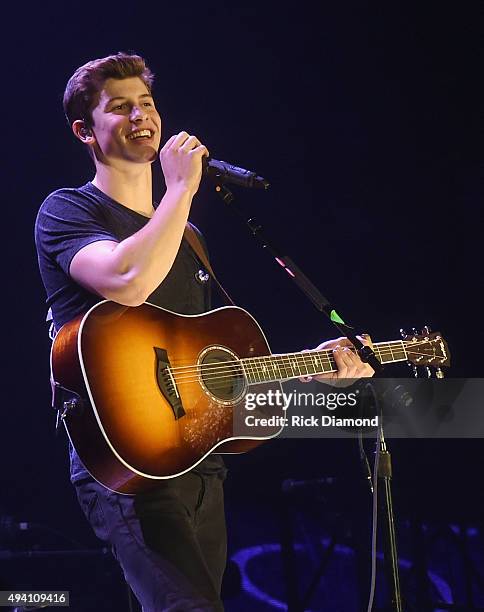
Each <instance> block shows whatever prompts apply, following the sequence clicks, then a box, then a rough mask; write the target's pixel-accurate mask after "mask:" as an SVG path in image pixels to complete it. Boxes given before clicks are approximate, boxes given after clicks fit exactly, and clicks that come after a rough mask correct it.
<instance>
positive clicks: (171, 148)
mask: <svg viewBox="0 0 484 612" xmlns="http://www.w3.org/2000/svg"><path fill="white" fill-rule="evenodd" d="M200 160H201V169H200V166H199V164H200ZM160 161H161V166H162V168H163V173H164V175H165V180H166V184H167V187H168V186H169V184H171V183H180V182H182V183H184V184H185V185H186V186H187V187H188V188H189V189H190V190H191V191H192V192H193V193H195V192H196V191H197V189H198V186H199V184H200V180H201V177H202V175H203V176H207V177H209V178H210V179H212V180H213V181H214V182H216V183H220V184H221V183H231V184H233V185H239V186H241V187H247V188H250V189H268V187H269V182H268V181H266V179H264V178H263V177H262V176H258V175H257V173H255V172H252V171H250V170H246V169H245V168H240V167H238V166H234V165H232V164H229V163H227V162H225V161H219V160H217V159H212V158H211V157H210V156H209V152H208V150H207V148H206V147H205V146H204V145H202V144H201V142H200V141H199V140H198V138H196V136H190V135H189V134H188V133H187V132H180V133H179V134H176V135H174V136H172V137H171V138H170V139H169V140H168V142H167V143H166V144H165V146H164V147H163V148H162V149H161V151H160Z"/></svg>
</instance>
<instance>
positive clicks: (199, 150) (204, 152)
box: [190, 145, 210, 157]
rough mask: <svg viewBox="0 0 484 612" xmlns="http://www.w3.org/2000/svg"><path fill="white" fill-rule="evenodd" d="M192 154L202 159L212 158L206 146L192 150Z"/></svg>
mask: <svg viewBox="0 0 484 612" xmlns="http://www.w3.org/2000/svg"><path fill="white" fill-rule="evenodd" d="M190 154H192V155H197V156H200V157H209V156H210V153H209V152H208V149H207V147H206V146H205V145H199V146H198V147H196V148H195V149H192V151H190Z"/></svg>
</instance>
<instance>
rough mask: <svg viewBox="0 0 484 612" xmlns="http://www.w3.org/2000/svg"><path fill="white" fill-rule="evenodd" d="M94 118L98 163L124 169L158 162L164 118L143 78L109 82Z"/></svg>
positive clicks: (95, 150) (93, 130)
mask: <svg viewBox="0 0 484 612" xmlns="http://www.w3.org/2000/svg"><path fill="white" fill-rule="evenodd" d="M92 119H93V125H92V130H91V131H92V135H93V137H94V138H93V142H92V144H91V146H92V147H93V150H94V153H95V157H96V159H97V160H98V161H101V162H102V163H104V164H107V165H116V166H122V165H125V162H130V163H150V162H152V161H154V160H155V159H156V157H157V152H158V148H159V146H160V140H161V118H160V115H159V114H158V111H157V110H156V108H155V104H154V101H153V98H152V97H151V94H150V93H149V91H148V88H147V87H146V85H145V83H143V81H142V80H141V79H140V78H139V77H129V78H126V79H107V80H106V81H105V83H104V87H103V89H102V90H101V92H100V95H99V102H98V104H97V106H96V107H95V108H94V109H93V111H92Z"/></svg>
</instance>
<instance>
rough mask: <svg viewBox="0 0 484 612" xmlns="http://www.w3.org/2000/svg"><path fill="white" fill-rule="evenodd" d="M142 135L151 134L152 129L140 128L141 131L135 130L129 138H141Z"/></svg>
mask: <svg viewBox="0 0 484 612" xmlns="http://www.w3.org/2000/svg"><path fill="white" fill-rule="evenodd" d="M142 136H148V137H150V136H151V130H139V132H133V133H131V134H128V138H129V140H134V139H135V138H141V137H142Z"/></svg>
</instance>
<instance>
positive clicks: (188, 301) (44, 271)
mask: <svg viewBox="0 0 484 612" xmlns="http://www.w3.org/2000/svg"><path fill="white" fill-rule="evenodd" d="M148 221H149V219H148V217H145V216H144V215H141V214H139V213H137V212H135V211H133V210H131V209H130V208H127V207H126V206H123V205H122V204H120V203H119V202H116V201H115V200H113V199H112V198H110V197H109V196H107V195H106V194H105V193H103V192H102V191H100V190H99V189H98V188H97V187H95V186H94V185H93V184H92V183H86V184H85V185H83V186H82V187H79V188H71V189H59V190H57V191H54V192H53V193H51V194H50V195H49V196H48V197H47V198H46V199H45V200H44V202H43V203H42V206H41V207H40V210H39V213H38V215H37V220H36V223H35V244H36V247H37V255H38V261H39V268H40V274H41V276H42V281H43V283H44V286H45V290H46V293H47V300H46V303H47V307H48V308H50V309H51V311H52V317H53V322H54V325H55V328H56V329H57V330H58V329H60V328H61V327H62V325H64V323H67V322H68V321H70V320H71V319H73V318H74V317H76V316H77V315H79V314H81V313H84V312H87V311H88V310H89V309H90V308H91V307H92V306H93V305H94V304H96V303H97V302H100V301H101V300H102V299H103V298H102V297H100V296H98V295H96V294H93V293H91V292H90V291H88V290H87V289H84V288H83V287H81V286H80V285H79V284H78V283H76V282H75V281H74V280H73V279H72V278H71V276H70V274H69V267H70V264H71V261H72V259H73V257H74V255H75V254H76V253H77V252H78V251H80V250H81V249H82V248H83V247H85V246H86V245H88V244H90V243H92V242H96V241H98V240H113V241H116V242H121V241H122V240H124V239H125V238H127V237H128V236H131V235H132V234H134V233H136V232H137V231H138V230H140V229H141V228H142V227H143V226H144V225H146V223H148ZM201 268H202V264H201V262H200V261H199V259H198V257H197V256H196V254H195V252H194V251H193V250H192V248H191V247H190V245H189V244H188V242H187V241H186V240H183V241H182V243H181V246H180V249H179V251H178V254H177V256H176V258H175V261H174V263H173V266H172V268H171V270H170V272H169V273H168V275H167V276H166V278H165V279H164V280H163V282H162V283H161V284H160V285H159V286H158V287H157V288H156V289H155V291H153V293H152V294H151V295H150V296H149V298H148V300H147V301H148V302H150V303H152V304H155V305H157V306H161V307H163V308H167V309H169V310H172V311H174V312H179V313H181V314H199V313H202V312H206V311H207V310H209V309H210V282H203V281H202V280H200V279H203V278H204V275H200V274H198V273H199V270H200V269H201ZM70 456H71V480H72V482H76V481H78V480H80V479H82V478H85V477H87V476H88V472H87V470H86V468H85V467H84V466H83V464H82V463H81V461H80V459H79V457H78V455H77V453H76V452H75V450H74V449H73V448H72V446H71V447H70ZM224 470H225V468H224V464H223V461H222V458H221V457H220V455H216V454H214V455H209V457H207V458H206V459H205V460H204V461H202V462H201V463H199V464H198V465H197V466H196V468H195V471H197V472H200V473H214V472H216V473H219V472H220V473H222V472H223V471H224Z"/></svg>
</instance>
